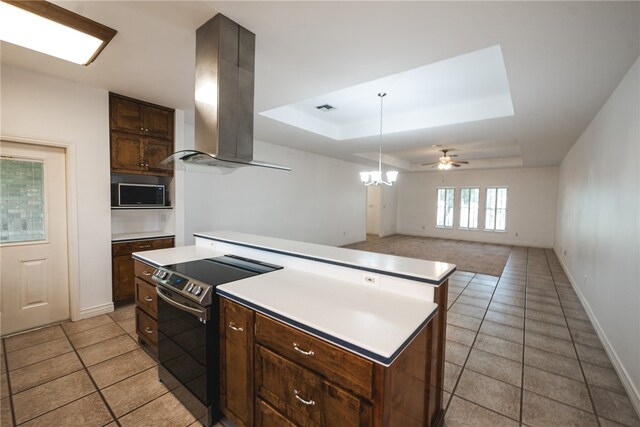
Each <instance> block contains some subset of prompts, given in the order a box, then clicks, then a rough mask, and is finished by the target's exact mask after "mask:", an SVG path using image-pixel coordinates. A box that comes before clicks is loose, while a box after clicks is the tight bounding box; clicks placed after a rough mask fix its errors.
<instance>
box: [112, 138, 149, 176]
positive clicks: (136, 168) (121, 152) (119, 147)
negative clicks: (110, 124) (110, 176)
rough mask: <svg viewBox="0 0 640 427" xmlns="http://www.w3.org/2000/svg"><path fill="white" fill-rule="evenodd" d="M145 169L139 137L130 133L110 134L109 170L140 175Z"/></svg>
mask: <svg viewBox="0 0 640 427" xmlns="http://www.w3.org/2000/svg"><path fill="white" fill-rule="evenodd" d="M145 169H146V167H145V166H144V162H143V158H142V149H141V146H140V137H139V136H138V135H134V134H130V133H124V132H111V170H114V171H119V172H130V173H140V172H141V171H143V170H145Z"/></svg>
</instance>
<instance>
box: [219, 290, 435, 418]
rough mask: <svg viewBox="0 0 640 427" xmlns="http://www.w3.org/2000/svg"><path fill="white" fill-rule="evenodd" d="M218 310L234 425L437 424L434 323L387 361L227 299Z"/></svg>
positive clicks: (226, 406) (226, 402) (226, 404)
mask: <svg viewBox="0 0 640 427" xmlns="http://www.w3.org/2000/svg"><path fill="white" fill-rule="evenodd" d="M220 316H221V319H220V320H221V324H220V328H221V334H220V335H221V363H222V365H221V368H222V369H221V371H222V373H221V378H222V397H221V406H222V411H223V413H224V414H225V415H226V416H227V417H228V418H230V419H231V420H232V421H234V422H235V423H236V424H237V425H239V426H264V427H285V426H303V427H311V426H313V427H315V426H331V427H332V426H341V427H342V426H345V427H365V426H368V427H369V426H370V427H382V426H389V427H392V426H426V427H432V426H436V425H439V424H441V422H442V416H441V415H442V408H441V407H440V406H441V404H439V403H436V402H441V397H442V396H441V394H442V388H441V386H442V384H438V381H442V376H441V375H433V373H434V372H435V370H434V366H435V365H434V363H435V362H434V361H435V358H433V357H432V353H431V350H432V341H431V338H432V335H433V331H434V329H433V326H432V324H431V323H429V324H427V325H426V326H425V327H424V328H423V329H422V331H420V332H419V333H418V335H417V336H416V337H415V338H414V339H413V341H412V342H411V344H409V346H408V347H407V348H405V350H404V351H403V352H402V353H401V354H400V356H398V358H397V359H396V360H395V361H394V363H393V364H392V365H391V366H389V367H384V366H382V365H379V364H377V363H374V362H372V361H370V360H368V359H365V358H363V357H361V356H358V355H356V354H353V353H351V352H348V351H346V350H343V349H341V348H339V347H336V346H334V345H332V344H329V343H327V342H325V341H323V340H320V339H318V338H315V337H313V336H311V335H309V334H307V333H305V332H302V331H300V330H298V329H295V328H292V327H290V326H288V325H285V324H283V323H282V322H279V321H277V320H274V319H271V318H269V317H266V316H264V315H262V314H260V313H256V312H254V311H252V310H251V309H248V308H245V307H243V306H240V305H239V304H236V303H234V302H232V301H229V300H227V299H225V298H221V312H220ZM438 394H440V397H438V396H437V395H438ZM434 405H436V406H434ZM429 414H430V415H429Z"/></svg>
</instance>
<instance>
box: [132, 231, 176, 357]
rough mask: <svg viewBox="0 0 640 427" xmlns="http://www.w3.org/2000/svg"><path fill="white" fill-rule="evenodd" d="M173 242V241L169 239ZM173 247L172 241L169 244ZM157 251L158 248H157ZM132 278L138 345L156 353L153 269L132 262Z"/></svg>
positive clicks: (156, 305)
mask: <svg viewBox="0 0 640 427" xmlns="http://www.w3.org/2000/svg"><path fill="white" fill-rule="evenodd" d="M171 240H173V239H171ZM171 246H173V241H172V242H171ZM157 249H159V248H157ZM134 271H135V276H133V281H134V286H135V296H136V333H137V335H138V342H139V343H140V344H147V345H149V346H150V347H151V350H152V351H154V352H155V353H157V352H158V332H157V331H158V295H157V293H156V285H155V283H154V282H153V280H151V276H152V275H153V272H154V271H155V267H153V266H151V265H148V264H145V263H143V262H140V261H138V260H134Z"/></svg>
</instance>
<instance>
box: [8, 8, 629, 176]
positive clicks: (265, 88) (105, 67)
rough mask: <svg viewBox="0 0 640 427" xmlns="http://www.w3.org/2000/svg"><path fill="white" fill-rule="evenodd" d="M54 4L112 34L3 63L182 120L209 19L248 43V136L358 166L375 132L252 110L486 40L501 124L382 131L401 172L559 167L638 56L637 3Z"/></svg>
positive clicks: (12, 50) (373, 145)
mask: <svg viewBox="0 0 640 427" xmlns="http://www.w3.org/2000/svg"><path fill="white" fill-rule="evenodd" d="M54 3H57V4H59V5H61V6H63V7H65V8H67V9H70V10H73V11H74V12H77V13H80V14H82V15H84V16H87V17H89V18H91V19H94V20H96V21H99V22H101V23H103V24H105V25H108V26H110V27H112V28H114V29H116V30H117V31H118V34H117V35H116V37H115V38H114V39H113V40H112V41H111V43H110V44H109V46H108V47H107V48H106V49H105V50H104V51H103V52H102V54H101V55H100V57H98V59H97V60H96V61H95V62H94V63H93V64H91V65H90V66H88V67H82V66H78V65H75V64H71V63H67V62H64V61H61V60H58V59H55V58H51V57H47V56H45V55H42V54H39V53H36V52H31V51H27V50H25V49H22V48H19V47H16V46H13V45H9V44H6V43H2V50H1V54H2V63H3V64H10V65H14V66H17V67H22V68H26V69H31V70H36V71H39V72H44V73H47V74H51V75H54V76H59V77H62V78H66V79H71V80H73V81H77V82H79V83H83V84H87V85H91V86H94V87H99V88H103V89H107V90H111V91H114V92H118V93H122V94H125V95H128V96H132V97H136V98H140V99H144V100H148V101H151V102H156V103H158V104H162V105H167V106H172V107H175V108H179V109H183V110H186V111H191V110H193V104H194V101H193V87H194V77H193V74H194V71H193V70H194V57H195V29H196V28H197V27H199V26H200V25H201V24H203V23H204V22H205V21H207V20H208V19H209V18H211V17H212V16H213V15H215V13H217V12H218V11H219V12H221V13H224V14H225V15H227V16H228V17H229V18H231V19H233V20H234V21H236V22H238V23H239V24H240V25H242V26H244V27H246V28H248V29H249V30H251V31H252V32H254V33H255V34H256V42H257V45H256V88H255V111H256V114H255V120H256V122H255V138H256V139H260V140H263V141H267V142H271V143H274V144H280V145H284V146H289V147H293V148H297V149H301V150H306V151H311V152H316V153H320V154H324V155H327V156H331V157H335V158H340V159H344V160H349V161H356V162H364V163H367V161H366V160H363V157H361V156H362V155H364V157H367V155H368V154H371V153H373V152H375V151H376V150H377V144H378V138H377V136H368V137H361V138H353V139H347V140H342V141H338V140H334V139H332V138H327V137H325V136H321V135H318V134H315V133H312V132H308V131H305V130H302V129H299V128H296V127H293V126H290V125H287V124H284V123H282V122H279V121H276V120H273V119H270V118H267V117H265V116H262V115H260V114H258V113H260V112H263V111H267V110H271V109H274V108H277V107H282V106H285V105H288V104H293V103H299V102H302V101H304V100H307V99H310V98H315V97H318V96H321V95H322V94H327V93H331V92H335V91H338V90H340V89H344V88H348V87H350V86H354V85H359V84H362V83H365V82H369V81H371V80H375V79H380V78H383V77H386V76H390V75H392V74H396V73H402V72H404V71H407V70H411V69H414V68H417V67H421V66H424V65H427V64H432V63H436V62H439V61H443V60H446V59H449V58H453V57H456V56H460V55H464V54H467V53H471V52H474V51H478V50H481V49H485V48H489V47H492V46H496V45H499V46H500V48H501V51H502V56H503V59H504V67H505V68H506V75H507V80H508V84H509V89H510V92H511V100H512V103H513V110H514V115H513V116H511V117H501V118H492V119H484V120H478V121H472V122H466V123H460V124H452V125H443V126H437V127H431V128H427V129H416V130H409V131H403V132H397V133H393V134H389V135H385V138H384V153H385V161H388V162H389V163H390V164H395V165H396V166H398V167H404V168H405V169H407V168H408V169H411V170H418V169H420V167H416V166H415V165H414V164H419V163H426V162H433V161H435V160H436V159H437V158H438V157H439V153H438V150H439V147H433V146H434V145H444V147H445V148H455V149H456V150H457V154H459V157H458V158H459V159H462V160H470V161H471V165H470V167H501V166H513V165H518V164H523V165H524V166H542V165H557V164H559V163H560V161H561V160H562V158H563V157H564V155H565V154H566V152H567V151H568V150H569V148H570V147H571V145H572V144H573V143H574V142H575V141H576V139H577V138H578V136H579V135H580V133H581V132H582V131H583V130H584V128H585V127H586V126H587V124H588V123H589V122H590V121H591V119H592V118H593V117H594V116H595V114H596V113H597V111H598V110H599V109H600V107H601V106H602V105H603V103H604V102H605V101H606V99H607V98H608V96H609V95H610V94H611V92H612V91H613V89H614V88H615V86H616V85H617V84H618V82H619V81H620V80H621V78H622V77H623V76H624V74H625V73H626V71H627V70H628V68H629V67H630V66H631V64H632V63H633V62H634V61H635V60H636V58H638V56H639V55H640V2H637V1H633V2H613V1H603V2H597V1H593V2H592V1H587V2H562V1H556V2H399V1H390V2H360V1H357V2H307V1H304V2H269V1H258V2H247V1H237V2H206V1H205V2H189V1H185V2H166V1H160V2H156V1H142V2H129V1H114V2H102V1H54ZM487 84H488V83H487ZM384 89H385V88H380V90H384ZM378 91H379V90H378ZM378 91H375V93H373V94H372V96H373V97H374V98H377V97H376V96H375V95H376V93H377V92H378ZM389 96H391V93H390V95H389ZM390 99H391V98H390ZM378 114H379V112H377V111H376V112H375V117H372V119H373V120H376V119H377V118H378ZM474 160H475V161H474ZM411 165H414V166H411Z"/></svg>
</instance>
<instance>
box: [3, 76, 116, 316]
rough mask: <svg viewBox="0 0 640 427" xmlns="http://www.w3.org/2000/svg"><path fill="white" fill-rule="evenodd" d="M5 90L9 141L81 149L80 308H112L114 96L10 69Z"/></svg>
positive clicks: (5, 132) (77, 164)
mask: <svg viewBox="0 0 640 427" xmlns="http://www.w3.org/2000/svg"><path fill="white" fill-rule="evenodd" d="M1 85H2V90H1V91H0V92H1V97H0V102H1V104H2V116H1V119H2V121H1V124H2V128H1V129H0V133H1V134H2V135H3V136H5V137H20V138H26V139H34V140H42V141H49V142H57V143H65V144H70V145H72V146H73V147H75V150H76V154H77V156H76V162H75V164H72V165H67V167H68V170H70V169H74V168H75V170H76V174H77V196H78V199H77V222H78V223H77V233H78V245H79V247H78V248H77V253H78V254H79V282H80V308H81V309H90V308H93V307H97V306H102V305H104V304H110V303H111V208H110V187H109V183H110V169H109V168H110V166H109V98H108V93H107V92H106V91H104V90H98V89H94V88H90V87H87V86H82V85H79V84H75V83H73V82H71V81H68V80H61V79H58V78H52V77H48V76H45V75H43V74H38V73H33V72H29V71H25V70H22V69H17V68H13V67H9V66H5V65H3V66H2V80H1Z"/></svg>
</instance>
